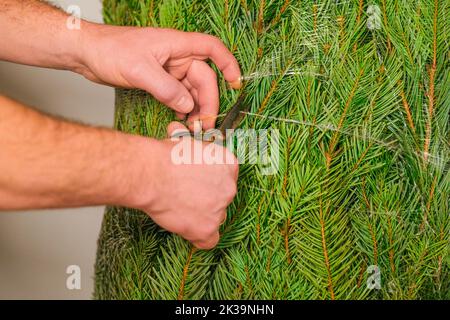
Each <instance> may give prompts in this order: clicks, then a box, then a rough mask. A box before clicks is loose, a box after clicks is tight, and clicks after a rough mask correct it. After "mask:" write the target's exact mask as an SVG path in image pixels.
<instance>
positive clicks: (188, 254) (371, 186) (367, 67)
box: [95, 0, 450, 299]
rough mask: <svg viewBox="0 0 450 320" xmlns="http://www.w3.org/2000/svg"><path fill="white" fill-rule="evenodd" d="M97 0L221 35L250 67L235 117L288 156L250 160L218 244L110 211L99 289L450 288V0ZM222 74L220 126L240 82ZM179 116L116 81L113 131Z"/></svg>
mask: <svg viewBox="0 0 450 320" xmlns="http://www.w3.org/2000/svg"><path fill="white" fill-rule="evenodd" d="M103 4H104V17H105V21H106V23H109V24H116V25H133V26H140V27H168V28H175V29H178V30H184V31H196V32H204V33H209V34H212V35H215V36H217V37H219V38H220V39H221V40H222V41H223V42H224V43H225V44H226V45H227V47H228V48H230V50H231V51H232V52H233V54H234V55H235V56H236V58H237V59H238V61H239V63H240V65H241V68H242V71H243V74H244V81H245V86H244V88H243V89H242V91H244V92H245V94H246V102H247V103H248V104H249V110H248V111H247V112H245V117H244V119H243V121H242V123H241V126H240V127H241V128H243V129H255V130H256V132H260V130H264V129H271V130H272V131H273V132H278V138H277V139H276V142H277V146H278V154H279V158H278V161H277V166H276V170H273V172H267V170H266V169H267V166H265V165H264V163H260V162H258V163H248V162H245V161H244V163H242V164H241V166H240V177H239V183H238V194H237V196H236V199H235V201H234V202H233V203H232V205H231V206H230V207H229V209H228V217H227V220H226V222H225V224H224V225H223V226H222V229H221V241H220V243H219V245H218V246H217V248H215V249H213V250H209V251H204V250H197V249H195V248H194V247H193V246H192V245H191V244H190V243H189V242H187V241H185V240H183V239H182V238H180V237H178V236H177V235H174V234H170V233H168V232H166V231H164V230H162V229H160V228H159V227H158V226H157V225H155V224H154V223H153V222H152V221H151V219H150V218H149V217H148V216H147V215H145V214H144V213H142V212H138V211H136V210H133V209H128V208H119V207H109V208H107V212H106V215H105V219H104V223H103V227H102V231H101V236H100V239H99V249H98V256H97V264H96V289H95V297H96V298H99V299H430V298H434V299H450V206H449V199H450V174H449V163H450V162H449V154H450V144H449V141H450V140H449V139H450V130H449V129H450V128H449V124H450V121H449V114H450V90H449V89H450V73H449V58H450V38H449V35H450V15H449V9H450V4H449V2H448V1H445V0H413V1H411V0H378V1H366V0H351V1H350V0H339V1H335V0H333V1H332V0H324V1H312V0H302V1H300V0H104V1H103ZM219 86H220V92H221V97H220V101H221V110H220V116H219V120H218V122H219V124H220V121H221V119H223V117H222V118H221V116H223V115H224V114H225V113H226V112H227V111H228V110H229V109H230V108H231V107H232V105H233V104H234V103H235V102H236V100H237V99H238V97H239V95H240V94H241V92H236V91H232V90H229V89H228V88H227V85H226V82H225V81H224V80H223V79H221V78H219ZM174 119H175V117H174V115H173V114H172V111H170V110H169V109H168V108H167V107H165V106H163V105H161V104H160V103H159V102H157V101H156V100H154V99H153V98H152V97H151V96H149V95H148V94H146V93H145V92H141V91H136V90H117V93H116V128H117V129H119V130H122V131H126V132H130V133H135V134H140V135H144V136H152V137H163V136H164V135H165V134H166V129H165V127H166V125H167V124H168V123H169V122H170V121H171V120H174ZM272 131H271V132H272ZM272 139H274V137H272ZM272 151H273V150H272ZM271 154H272V153H271ZM273 154H275V152H273ZM181 214H183V213H182V212H180V215H181Z"/></svg>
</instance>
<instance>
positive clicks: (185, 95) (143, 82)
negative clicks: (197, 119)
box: [127, 61, 194, 113]
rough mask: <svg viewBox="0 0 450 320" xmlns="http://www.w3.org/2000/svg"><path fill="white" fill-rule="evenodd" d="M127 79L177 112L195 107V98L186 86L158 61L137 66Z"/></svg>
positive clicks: (188, 110)
mask: <svg viewBox="0 0 450 320" xmlns="http://www.w3.org/2000/svg"><path fill="white" fill-rule="evenodd" d="M127 80H128V82H130V84H131V85H132V86H135V87H136V88H139V89H143V90H145V91H147V92H149V93H150V94H151V95H153V97H155V98H156V99H157V100H159V101H161V102H162V103H164V104H165V105H166V106H168V107H169V108H171V109H173V110H175V111H177V112H180V113H189V112H191V110H192V109H193V108H194V100H193V98H192V96H191V95H190V93H189V91H188V90H187V89H186V88H185V86H183V85H182V84H181V82H180V81H178V80H177V79H176V78H174V77H173V76H171V75H170V74H169V73H167V72H166V70H164V68H163V67H162V66H161V65H160V64H159V63H158V62H156V61H154V62H152V63H148V64H143V65H139V66H135V67H134V68H133V70H131V71H130V73H129V74H128V78H127Z"/></svg>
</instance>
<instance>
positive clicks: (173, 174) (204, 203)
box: [132, 122, 239, 249]
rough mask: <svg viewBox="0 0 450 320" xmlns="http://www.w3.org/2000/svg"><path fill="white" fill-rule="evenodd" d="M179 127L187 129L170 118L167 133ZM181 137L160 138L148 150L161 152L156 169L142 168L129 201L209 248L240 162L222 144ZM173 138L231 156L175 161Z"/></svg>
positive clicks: (233, 188) (231, 193)
mask: <svg viewBox="0 0 450 320" xmlns="http://www.w3.org/2000/svg"><path fill="white" fill-rule="evenodd" d="M183 129H184V130H187V129H186V128H184V127H183V126H182V125H181V124H180V123H177V122H173V123H171V124H170V125H169V128H168V133H169V136H171V135H172V134H173V133H174V132H175V131H179V130H183ZM182 139H183V141H181V142H173V141H171V140H170V139H168V140H164V141H161V142H160V145H159V146H158V147H157V148H155V147H153V148H152V149H149V150H148V151H149V152H151V153H153V154H155V151H156V152H157V154H159V157H158V159H157V161H158V163H157V164H156V167H157V168H158V172H157V173H156V174H155V172H151V171H146V170H144V172H142V174H141V175H139V177H138V180H137V181H136V183H133V184H132V185H134V187H133V190H134V193H133V200H132V206H133V207H137V208H139V209H141V210H143V211H145V212H147V213H148V214H149V216H150V217H151V218H152V219H153V220H154V221H155V222H156V223H157V224H158V225H160V226H161V227H163V228H164V229H166V230H168V231H171V232H174V233H177V234H179V235H180V236H182V237H183V238H185V239H187V240H189V241H191V242H192V243H193V244H194V245H195V246H196V247H198V248H200V249H211V248H213V247H215V246H216V244H217V243H218V241H219V227H220V225H221V224H222V223H223V222H224V221H225V219H226V209H227V207H228V205H229V204H230V203H231V201H232V200H233V198H234V196H235V194H236V188H237V186H236V184H237V178H238V170H239V167H238V162H237V159H236V158H235V156H234V155H233V154H231V153H230V152H229V151H228V150H227V149H226V148H223V147H222V146H219V145H216V144H214V143H213V144H207V143H204V142H201V141H197V140H193V139H191V138H182ZM176 143H184V144H185V145H186V144H189V145H191V148H189V149H190V150H204V148H205V147H207V146H208V147H212V148H214V149H215V151H216V152H218V153H219V154H223V159H231V161H226V162H225V161H224V163H223V164H179V165H177V164H174V161H173V159H172V156H173V154H172V150H173V148H174V146H175V144H176ZM194 145H196V146H194ZM197 147H198V148H197ZM202 148H203V149H202ZM149 156H150V155H149ZM145 158H146V157H145V152H144V159H145ZM149 183H151V187H150V188H149Z"/></svg>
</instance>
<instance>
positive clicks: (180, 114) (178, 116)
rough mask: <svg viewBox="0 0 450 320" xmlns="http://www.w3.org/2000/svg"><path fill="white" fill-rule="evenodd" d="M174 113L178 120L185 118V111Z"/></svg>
mask: <svg viewBox="0 0 450 320" xmlns="http://www.w3.org/2000/svg"><path fill="white" fill-rule="evenodd" d="M175 115H176V117H177V119H178V120H184V119H185V118H186V113H181V112H175Z"/></svg>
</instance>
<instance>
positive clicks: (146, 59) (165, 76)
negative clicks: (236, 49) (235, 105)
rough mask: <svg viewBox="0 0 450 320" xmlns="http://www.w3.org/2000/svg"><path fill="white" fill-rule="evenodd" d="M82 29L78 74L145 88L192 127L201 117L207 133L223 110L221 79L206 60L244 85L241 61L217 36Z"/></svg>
mask: <svg viewBox="0 0 450 320" xmlns="http://www.w3.org/2000/svg"><path fill="white" fill-rule="evenodd" d="M82 30H83V36H82V37H81V39H82V41H81V43H82V45H81V47H82V55H81V56H82V58H81V60H82V61H83V62H82V64H81V65H82V67H79V69H78V70H75V71H77V72H78V73H81V74H83V75H84V76H85V77H86V78H88V79H90V80H92V81H94V82H98V83H102V84H108V85H112V86H118V87H124V88H139V89H142V90H145V91H147V92H149V93H150V94H152V95H153V96H154V97H155V98H156V99H158V100H159V101H161V102H162V103H164V104H165V105H167V106H168V107H170V108H171V109H173V110H175V111H176V112H177V115H178V117H179V118H180V119H184V118H185V116H186V115H187V114H189V117H188V122H189V123H191V124H192V123H194V122H195V120H198V119H201V120H202V125H203V129H205V130H207V129H211V128H213V127H214V126H215V121H216V117H217V114H218V111H219V92H218V85H217V75H216V73H215V72H214V70H213V69H211V67H210V66H209V65H208V64H207V63H206V62H205V60H208V59H211V60H212V61H213V62H214V63H215V64H216V66H217V67H218V68H219V69H220V70H221V71H222V72H223V75H224V77H225V79H226V80H227V81H228V82H229V83H230V84H231V86H232V87H234V88H239V87H240V80H239V79H240V76H241V73H240V69H239V65H238V62H237V61H236V59H235V57H234V56H233V54H232V53H231V52H230V51H229V50H228V49H227V48H226V47H225V45H224V44H223V43H222V42H221V41H220V40H219V39H218V38H216V37H213V36H210V35H206V34H201V33H193V32H181V31H176V30H171V29H158V28H135V27H117V26H106V25H98V24H92V23H86V24H84V25H83V26H82ZM190 129H191V130H192V129H193V127H192V126H190Z"/></svg>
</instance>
